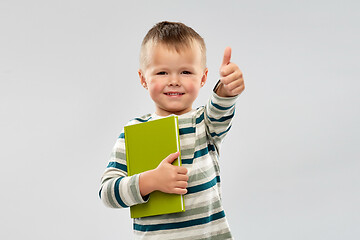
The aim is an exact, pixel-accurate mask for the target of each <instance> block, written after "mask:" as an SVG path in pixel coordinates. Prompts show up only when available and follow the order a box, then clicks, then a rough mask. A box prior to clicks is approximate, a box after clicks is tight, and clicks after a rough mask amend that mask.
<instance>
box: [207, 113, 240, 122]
mask: <svg viewBox="0 0 360 240" xmlns="http://www.w3.org/2000/svg"><path fill="white" fill-rule="evenodd" d="M234 113H235V111H234V112H233V113H232V114H231V115H229V116H225V117H221V118H219V119H216V118H212V117H209V115H206V116H207V117H208V119H209V120H210V121H212V122H225V121H226V120H229V119H231V118H233V117H234Z"/></svg>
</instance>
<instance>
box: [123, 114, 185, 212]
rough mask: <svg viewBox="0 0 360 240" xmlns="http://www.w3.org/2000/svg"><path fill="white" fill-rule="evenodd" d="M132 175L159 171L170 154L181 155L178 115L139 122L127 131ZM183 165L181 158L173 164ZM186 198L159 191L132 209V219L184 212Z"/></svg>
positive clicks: (127, 158)
mask: <svg viewBox="0 0 360 240" xmlns="http://www.w3.org/2000/svg"><path fill="white" fill-rule="evenodd" d="M124 133H125V146H126V161H127V170H128V175H129V176H132V175H134V174H138V173H142V172H145V171H148V170H151V169H155V168H156V167H157V166H158V165H159V164H160V162H161V161H162V160H163V159H165V158H166V157H167V156H168V155H170V154H171V153H175V152H180V138H179V124H178V117H177V116H170V117H165V118H161V119H157V120H152V121H149V122H144V123H138V124H134V125H130V126H126V127H125V128H124ZM173 165H177V166H181V156H179V157H178V159H176V160H175V161H174V162H173ZM184 211H185V203H184V197H183V196H182V195H178V194H169V193H163V192H160V191H155V192H152V193H150V196H149V201H148V202H146V203H143V204H138V205H134V206H131V207H130V214H131V217H132V218H140V217H147V216H154V215H161V214H168V213H176V212H184Z"/></svg>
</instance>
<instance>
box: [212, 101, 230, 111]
mask: <svg viewBox="0 0 360 240" xmlns="http://www.w3.org/2000/svg"><path fill="white" fill-rule="evenodd" d="M211 105H213V106H214V107H215V108H217V109H219V110H228V109H230V108H232V107H233V106H234V105H235V104H233V105H231V106H230V107H222V106H220V105H217V104H216V103H213V101H211Z"/></svg>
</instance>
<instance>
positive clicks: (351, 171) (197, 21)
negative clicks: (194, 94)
mask: <svg viewBox="0 0 360 240" xmlns="http://www.w3.org/2000/svg"><path fill="white" fill-rule="evenodd" d="M161 20H171V21H182V22H184V23H185V24H188V25H190V26H191V27H193V28H194V29H195V30H197V31H198V32H199V33H200V34H201V35H202V36H203V37H204V38H205V41H206V44H207V47H208V67H209V78H208V82H207V84H206V85H205V87H204V88H203V89H202V90H201V93H200V96H199V98H198V100H197V101H196V102H195V104H194V107H196V106H198V105H202V104H204V103H205V102H206V100H207V99H208V97H209V95H210V92H211V89H212V88H213V86H214V84H215V83H216V81H217V79H218V69H219V66H220V64H221V61H222V54H223V51H224V49H225V47H226V46H231V47H232V48H233V58H232V61H233V62H236V63H237V64H238V65H239V67H240V69H241V70H242V71H243V72H244V78H245V85H246V89H245V92H244V93H243V94H242V96H241V97H240V98H239V100H238V105H237V115H236V118H235V120H234V123H233V128H232V130H231V132H230V133H229V134H228V136H227V138H226V139H225V141H224V143H223V147H222V155H221V174H222V189H223V203H224V207H225V210H226V212H227V217H228V220H229V223H230V226H231V228H232V231H233V234H234V236H235V238H236V239H247V240H250V239H277V240H279V239H301V240H303V239H359V238H360V228H359V226H360V207H359V201H360V193H359V189H360V186H359V185H360V177H359V170H360V163H359V159H360V153H359V146H360V128H359V122H360V112H359V111H360V106H359V105H360V97H359V88H360V83H359V77H358V76H359V73H360V70H359V69H360V68H359V62H360V59H359V58H360V57H359V56H360V50H359V42H360V34H359V29H360V28H359V27H360V26H359V25H360V24H359V22H360V17H359V3H358V1H332V0H327V1H320V0H316V1H292V0H290V1H285V0H281V1H280V0H275V1H265V0H264V1H185V0H182V1H126V2H124V1H110V0H105V1H85V0H71V1H69V0H61V1H60V0H59V1H45V0H43V1H40V0H34V1H17V0H11V1H10V0H1V1H0V114H1V117H0V121H1V122H0V124H1V125H0V131H1V132H0V146H1V150H0V159H1V167H0V180H1V199H0V201H1V204H0V213H1V214H0V228H1V230H0V239H131V238H132V223H131V221H130V218H129V212H128V210H123V209H122V210H114V209H107V208H105V207H104V206H103V205H102V203H101V202H100V200H99V199H98V189H99V183H100V177H101V175H102V172H103V171H104V169H105V167H106V165H107V161H108V157H109V155H110V151H111V149H112V147H113V144H114V143H115V140H116V138H117V137H118V135H119V133H120V131H121V129H122V126H123V125H124V124H125V123H126V122H127V121H128V120H129V119H131V118H133V117H135V116H138V115H142V114H145V113H148V112H153V111H154V106H153V103H152V102H151V100H150V97H149V96H148V94H147V92H146V91H145V90H144V89H143V88H142V87H141V86H140V84H139V80H138V77H137V69H138V54H139V47H140V44H141V41H142V38H143V37H144V35H145V34H146V32H147V30H148V29H149V28H150V27H152V26H153V25H154V24H155V23H156V22H158V21H161Z"/></svg>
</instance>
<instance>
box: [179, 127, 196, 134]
mask: <svg viewBox="0 0 360 240" xmlns="http://www.w3.org/2000/svg"><path fill="white" fill-rule="evenodd" d="M179 133H180V135H183V134H189V133H195V128H194V127H188V128H180V129H179Z"/></svg>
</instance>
